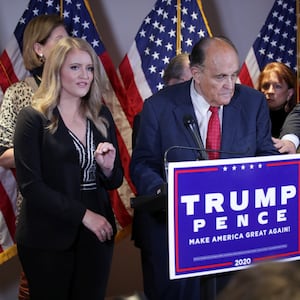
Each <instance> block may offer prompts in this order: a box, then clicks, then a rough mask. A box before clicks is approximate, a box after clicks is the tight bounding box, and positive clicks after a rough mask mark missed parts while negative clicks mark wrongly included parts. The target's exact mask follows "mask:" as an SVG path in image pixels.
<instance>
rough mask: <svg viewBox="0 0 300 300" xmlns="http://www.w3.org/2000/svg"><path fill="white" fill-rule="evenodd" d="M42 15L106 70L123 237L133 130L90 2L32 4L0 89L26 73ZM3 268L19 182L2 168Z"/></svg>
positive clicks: (6, 59)
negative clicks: (55, 20) (33, 27)
mask: <svg viewBox="0 0 300 300" xmlns="http://www.w3.org/2000/svg"><path fill="white" fill-rule="evenodd" d="M41 14H59V15H61V16H62V17H63V18H64V21H65V24H66V26H67V29H68V31H69V32H70V34H71V35H72V36H76V37H80V38H84V39H86V40H87V41H88V42H89V43H90V44H91V45H92V46H93V48H94V50H95V51H96V53H97V54H98V56H99V58H100V62H101V64H102V66H103V70H104V72H103V78H102V80H104V82H105V83H106V91H105V94H104V96H103V98H104V102H105V103H106V105H107V106H108V107H109V109H110V111H111V112H112V114H113V117H114V120H115V123H116V127H117V135H118V142H119V147H120V152H121V156H122V157H121V158H122V163H123V167H124V170H125V176H124V177H125V178H124V184H123V185H122V186H121V187H120V188H119V189H118V190H117V191H113V192H112V193H111V194H112V195H111V196H112V206H113V210H114V213H115V216H116V219H117V221H118V225H119V229H120V231H119V232H120V233H121V232H122V229H125V228H126V227H127V226H128V225H130V224H131V220H132V211H131V208H130V197H132V196H133V195H134V187H133V184H132V183H131V181H130V178H129V171H128V170H129V167H128V166H129V160H130V147H131V136H130V137H129V136H128V132H129V133H130V134H131V127H130V125H129V122H128V120H127V117H126V113H125V112H124V110H123V108H122V106H124V103H125V104H126V103H127V100H126V93H125V91H124V89H123V87H122V85H121V82H120V79H119V77H118V75H117V72H116V70H115V67H114V65H113V63H112V61H111V59H110V57H109V55H108V54H107V52H106V50H105V47H104V45H103V43H102V41H101V39H100V37H99V34H98V32H97V29H96V25H95V22H94V18H93V15H92V12H91V9H90V6H89V3H88V1H87V0H64V1H62V0H31V1H30V2H29V4H28V6H27V8H26V9H25V11H24V13H23V15H22V17H21V18H20V20H19V22H18V24H17V26H16V29H15V31H14V34H13V36H12V38H11V40H10V42H9V44H8V46H7V48H6V49H5V50H4V51H3V53H2V54H1V56H0V86H1V90H2V93H4V92H5V90H6V88H7V87H9V86H10V85H11V84H12V83H14V82H17V81H19V80H20V79H23V78H24V77H25V76H26V75H27V71H26V70H25V68H24V65H23V59H22V37H23V32H24V29H25V27H26V25H27V23H28V22H29V21H30V20H31V19H32V18H33V17H35V16H38V15H41ZM0 176H1V177H0V180H1V182H0V264H1V263H3V262H4V261H6V260H7V259H8V258H10V257H11V256H13V255H15V253H16V250H15V245H14V232H15V214H16V205H15V203H16V182H15V177H14V173H13V170H5V169H3V168H1V167H0Z"/></svg>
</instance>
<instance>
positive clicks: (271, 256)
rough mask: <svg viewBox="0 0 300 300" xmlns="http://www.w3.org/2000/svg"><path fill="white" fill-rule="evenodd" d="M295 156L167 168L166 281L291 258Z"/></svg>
mask: <svg viewBox="0 0 300 300" xmlns="http://www.w3.org/2000/svg"><path fill="white" fill-rule="evenodd" d="M299 171H300V155H299V154H295V155H275V156H263V157H251V158H238V159H223V160H205V161H193V162H177V163H169V164H168V236H169V257H170V260H169V269H170V278H171V279H176V278H185V277H193V276H202V275H207V274H216V273H223V272H228V271H234V270H240V269H244V268H248V267H251V266H253V265H254V264H257V263H260V262H265V261H274V260H276V261H277V260H297V259H299V256H300V244H299V242H300V239H299V220H300V208H299V183H300V177H299V174H300V172H299Z"/></svg>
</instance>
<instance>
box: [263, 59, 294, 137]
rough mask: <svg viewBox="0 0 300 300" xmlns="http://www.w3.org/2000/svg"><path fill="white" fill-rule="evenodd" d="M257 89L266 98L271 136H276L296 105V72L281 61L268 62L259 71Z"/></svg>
mask: <svg viewBox="0 0 300 300" xmlns="http://www.w3.org/2000/svg"><path fill="white" fill-rule="evenodd" d="M258 90H259V91H261V92H263V93H264V94H265V96H266V98H267V101H268V106H269V110H270V118H271V122H272V136H273V137H275V138H278V137H279V135H280V131H281V128H282V125H283V123H284V121H285V119H286V117H287V115H288V114H289V113H290V111H291V110H292V109H293V108H294V106H295V105H296V74H295V73H294V72H293V71H292V70H291V69H290V68H289V67H288V66H286V65H285V64H283V63H280V62H272V63H269V64H267V65H266V66H265V67H264V69H263V70H262V72H261V73H260V76H259V78H258Z"/></svg>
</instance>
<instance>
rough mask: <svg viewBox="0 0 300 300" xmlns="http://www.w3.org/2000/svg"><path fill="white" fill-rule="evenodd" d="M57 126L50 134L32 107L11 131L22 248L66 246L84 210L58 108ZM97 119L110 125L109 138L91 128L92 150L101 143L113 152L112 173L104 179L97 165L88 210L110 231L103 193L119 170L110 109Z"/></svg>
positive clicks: (70, 146)
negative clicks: (103, 219) (94, 189)
mask: <svg viewBox="0 0 300 300" xmlns="http://www.w3.org/2000/svg"><path fill="white" fill-rule="evenodd" d="M54 113H55V114H56V115H57V117H58V128H57V130H56V132H55V133H54V134H51V133H50V132H49V130H48V129H46V126H47V124H48V121H47V120H46V118H45V117H44V116H43V115H42V114H40V113H39V112H37V111H36V110H35V109H33V108H32V107H26V108H24V109H23V110H21V112H20V114H19V116H18V120H17V124H16V130H15V137H14V155H15V162H16V173H17V182H18V185H19V188H20V192H21V194H22V196H23V201H22V205H21V211H20V215H19V219H18V223H17V229H16V240H17V243H21V244H23V245H25V246H30V247H34V248H46V249H57V250H63V249H66V248H68V247H70V246H71V244H72V243H73V241H74V240H75V238H76V234H77V232H78V229H79V226H81V224H82V218H83V216H84V214H85V211H86V208H87V207H86V206H85V205H84V204H83V202H82V201H81V199H80V198H81V193H80V183H81V182H80V181H81V175H80V173H81V169H80V166H79V158H78V153H77V151H76V149H75V146H74V143H73V140H72V138H71V136H70V134H69V133H68V129H67V128H66V126H65V125H64V122H63V121H62V119H61V117H60V115H59V112H58V110H57V109H55V110H54ZM100 114H101V116H103V117H104V118H106V119H107V120H108V122H109V128H108V137H107V138H104V137H103V136H102V134H101V133H100V132H99V131H98V130H97V129H96V127H95V126H94V125H93V124H92V131H93V135H94V143H95V147H97V145H98V143H100V142H103V141H108V142H111V143H112V144H113V145H114V146H115V148H116V149H117V156H116V160H115V165H114V169H113V173H112V175H111V177H110V178H106V177H105V176H104V174H103V173H102V172H101V170H100V168H99V167H98V165H97V170H96V173H97V176H96V181H97V187H98V189H97V193H98V197H97V199H94V201H92V202H91V203H89V208H90V209H91V210H93V211H95V212H98V213H101V214H104V215H105V216H106V218H107V219H108V220H109V222H110V223H111V224H112V226H113V227H114V229H115V220H114V216H113V212H112V209H111V204H110V199H109V195H108V192H107V190H111V189H116V188H118V187H119V186H120V185H121V184H122V181H123V169H122V165H121V162H120V156H119V150H118V145H117V139H116V134H115V125H114V122H113V118H112V116H111V113H110V112H109V110H108V109H107V108H106V107H105V106H103V108H102V110H101V113H100Z"/></svg>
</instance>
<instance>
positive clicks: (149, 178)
mask: <svg viewBox="0 0 300 300" xmlns="http://www.w3.org/2000/svg"><path fill="white" fill-rule="evenodd" d="M190 84H191V81H188V82H185V83H182V84H177V85H174V86H169V87H166V88H164V89H163V90H161V91H160V92H158V93H156V94H155V95H153V96H152V97H150V98H149V99H147V100H146V101H145V103H144V106H143V110H142V113H141V122H140V128H139V132H138V136H137V141H136V146H135V148H134V150H133V154H132V160H131V164H130V171H131V177H132V180H133V182H134V184H135V186H136V189H137V192H138V194H139V195H152V194H155V193H156V191H157V189H158V187H160V186H161V185H162V184H163V183H164V182H165V170H164V157H165V153H166V152H168V154H167V157H166V158H167V159H166V160H167V161H168V162H170V161H188V160H190V161H193V160H196V159H197V158H198V156H199V153H197V151H189V150H183V149H182V150H180V149H172V150H169V151H168V149H170V147H172V146H174V145H178V146H187V147H197V145H196V144H195V142H194V140H193V138H192V135H191V134H190V132H189V131H188V130H187V128H186V127H185V125H184V122H183V119H184V116H186V115H192V116H193V117H194V119H195V120H196V116H195V112H194V109H193V106H192V102H191V96H190ZM221 150H222V151H224V153H221V158H232V157H251V156H263V155H272V154H279V152H277V150H276V149H275V148H274V146H273V143H272V140H271V123H270V118H269V109H268V106H267V101H266V99H265V97H264V95H263V94H262V93H260V92H258V91H256V90H254V89H251V88H249V87H246V86H242V85H238V84H237V85H236V88H235V93H234V96H233V98H232V100H231V102H230V103H229V104H228V105H226V106H224V109H223V122H222V142H221ZM230 152H232V153H230ZM234 152H235V153H234ZM136 215H137V212H135V216H136ZM142 215H143V216H141V217H140V218H139V219H140V221H138V220H136V221H135V223H134V227H135V228H134V233H133V234H134V238H136V237H137V235H138V236H140V238H141V239H143V237H145V235H146V236H147V238H148V236H149V231H150V230H151V231H152V230H154V231H155V229H154V228H153V226H152V225H153V224H152V222H151V220H148V219H147V218H148V216H146V215H147V214H145V213H143V214H142ZM148 221H149V224H147V223H148ZM143 228H145V229H146V228H147V229H146V230H145V231H144V232H143ZM138 232H140V234H139V233H138ZM147 238H144V240H146V239H147ZM138 239H139V238H138ZM153 240H155V234H154V235H153ZM158 242H159V241H158ZM149 246H150V245H149Z"/></svg>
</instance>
